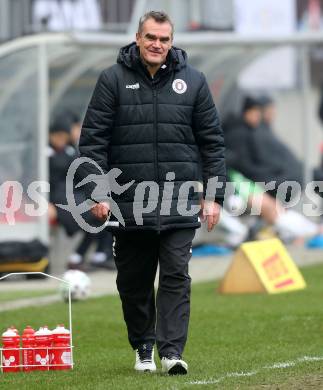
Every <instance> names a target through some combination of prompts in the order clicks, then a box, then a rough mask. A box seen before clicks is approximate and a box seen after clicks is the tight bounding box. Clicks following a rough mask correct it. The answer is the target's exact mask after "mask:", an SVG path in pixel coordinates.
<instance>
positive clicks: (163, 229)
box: [79, 11, 226, 374]
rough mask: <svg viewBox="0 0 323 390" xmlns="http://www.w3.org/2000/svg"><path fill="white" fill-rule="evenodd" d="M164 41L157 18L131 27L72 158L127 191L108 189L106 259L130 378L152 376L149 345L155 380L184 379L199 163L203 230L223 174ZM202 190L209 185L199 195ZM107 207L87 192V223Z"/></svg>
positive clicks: (210, 118)
mask: <svg viewBox="0 0 323 390" xmlns="http://www.w3.org/2000/svg"><path fill="white" fill-rule="evenodd" d="M172 41H173V25H172V22H171V21H170V19H169V17H168V16H167V15H166V14H165V13H163V12H155V11H151V12H149V13H147V14H145V15H144V16H143V17H142V18H141V20H140V22H139V28H138V32H137V34H136V42H134V43H131V44H130V45H128V46H126V47H123V48H122V49H121V50H120V53H119V56H118V60H117V64H115V65H113V66H112V67H111V68H109V69H107V70H104V71H103V72H102V74H101V76H100V78H99V80H98V82H97V85H96V87H95V90H94V94H93V96H92V99H91V101H90V104H89V107H88V110H87V114H86V117H85V119H84V123H83V128H82V132H81V138H80V143H79V148H80V152H81V157H87V158H90V159H92V160H94V161H95V162H96V163H97V164H98V165H99V167H100V169H102V171H103V172H104V173H105V174H106V173H107V172H108V171H109V170H111V169H114V168H115V169H120V170H121V171H122V174H121V175H120V176H119V177H118V182H119V184H120V185H124V184H126V183H129V182H132V181H133V182H134V184H133V185H132V186H130V187H129V188H128V189H127V190H126V191H123V192H122V193H121V194H120V193H117V194H116V193H113V188H112V193H111V196H112V199H113V202H114V204H116V205H117V206H118V208H119V210H120V211H121V214H122V217H123V220H124V226H122V225H123V224H122V223H120V225H119V228H117V229H115V231H114V236H115V247H114V249H115V261H116V265H117V269H118V277H117V286H118V291H119V294H120V297H121V300H122V306H123V312H124V318H125V321H126V325H127V329H128V338H129V341H130V344H131V346H132V347H133V349H135V350H136V363H135V369H136V370H138V371H155V370H156V366H155V363H154V356H153V346H154V344H155V341H156V342H157V349H158V354H159V357H160V358H161V362H162V370H163V371H164V372H166V373H168V374H186V373H187V363H186V362H185V361H183V360H182V356H181V355H182V352H183V349H184V346H185V343H186V338H187V331H188V322H189V312H190V282H191V280H190V276H189V274H188V262H189V259H190V257H191V254H190V252H191V245H192V240H193V237H194V234H195V229H196V228H198V227H199V226H200V223H199V220H198V215H197V214H198V210H197V205H199V204H200V199H199V194H198V191H197V188H196V183H197V182H198V180H199V177H200V172H201V169H200V161H201V162H202V176H203V184H204V191H203V193H204V199H202V202H201V203H202V207H199V209H202V213H201V214H202V220H207V224H208V229H209V230H211V229H212V228H213V226H214V225H215V224H216V223H217V222H218V219H219V214H220V207H221V204H222V202H223V197H224V186H225V176H226V173H225V163H224V142H223V134H222V129H221V126H220V122H219V118H218V114H217V111H216V108H215V106H214V103H213V100H212V97H211V94H210V91H209V89H208V86H207V83H206V80H205V77H204V75H203V74H201V73H200V72H198V71H197V70H195V69H193V68H192V67H191V66H190V65H188V64H187V62H186V53H185V52H184V51H183V50H181V49H178V48H175V47H172ZM92 167H93V165H92ZM88 168H89V169H88V171H87V173H94V172H93V169H90V167H88ZM210 182H212V183H213V184H214V183H215V185H214V186H213V187H212V186H211V187H212V188H211V189H210V186H209V187H208V189H207V188H206V187H207V184H208V183H210ZM214 187H217V188H216V189H217V191H214ZM101 188H104V186H103V187H102V186H101ZM93 194H94V192H93ZM107 199H108V197H107V194H105V193H101V194H98V191H97V192H96V198H95V199H94V200H95V201H97V202H98V203H97V204H96V205H95V206H94V207H93V213H94V214H95V215H96V216H97V217H98V218H100V219H106V218H107V217H108V215H109V214H110V211H111V204H112V202H110V203H109V201H108V202H107V201H105V200H107ZM112 211H113V210H112ZM138 212H140V213H141V215H140V216H139V217H138ZM140 213H139V214H140ZM112 214H113V212H112ZM109 216H110V215H109ZM114 217H115V215H112V216H111V218H110V221H111V220H112V219H113V218H114ZM158 264H159V267H160V274H159V288H158V293H157V298H156V304H157V318H156V306H155V295H154V280H155V275H156V270H157V265H158Z"/></svg>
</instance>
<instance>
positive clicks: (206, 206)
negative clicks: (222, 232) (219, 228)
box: [200, 199, 221, 232]
mask: <svg viewBox="0 0 323 390" xmlns="http://www.w3.org/2000/svg"><path fill="white" fill-rule="evenodd" d="M220 213H221V206H220V205H219V204H218V203H216V202H212V201H210V200H204V199H202V201H201V213H200V218H201V221H202V222H205V221H207V230H208V231H209V232H210V231H211V230H212V229H213V228H214V226H215V225H216V224H217V223H218V222H219V219H220Z"/></svg>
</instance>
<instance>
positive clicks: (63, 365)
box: [51, 325, 72, 370]
mask: <svg viewBox="0 0 323 390" xmlns="http://www.w3.org/2000/svg"><path fill="white" fill-rule="evenodd" d="M52 333H53V348H52V354H51V356H52V364H53V366H52V369H53V370H69V369H71V368H72V353H71V334H70V331H69V330H68V329H65V328H64V325H57V327H56V328H55V329H54V330H53V332H52Z"/></svg>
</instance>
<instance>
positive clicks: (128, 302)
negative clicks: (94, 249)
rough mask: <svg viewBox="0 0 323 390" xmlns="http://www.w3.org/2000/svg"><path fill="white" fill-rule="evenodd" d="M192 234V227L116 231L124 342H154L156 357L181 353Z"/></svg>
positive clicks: (186, 305)
mask: <svg viewBox="0 0 323 390" xmlns="http://www.w3.org/2000/svg"><path fill="white" fill-rule="evenodd" d="M194 234H195V229H177V230H168V231H165V232H161V233H160V234H158V233H157V232H150V231H137V232H122V233H117V234H115V243H114V252H115V261H116V266H117V269H118V276H117V287H118V291H119V294H120V298H121V301H122V308H123V314H124V319H125V322H126V325H127V329H128V338H129V342H130V344H131V346H132V347H133V348H134V349H136V348H137V347H138V346H139V345H140V344H143V343H147V342H152V343H154V342H155V341H156V342H157V348H158V353H159V356H161V357H162V356H167V355H168V354H177V355H182V352H183V350H184V347H185V343H186V339H187V331H188V323H189V316H190V288H191V278H190V276H189V274H188V262H189V260H190V258H191V246H192V240H193V238H194ZM158 264H159V287H158V292H157V297H156V304H155V293H154V280H155V276H156V271H157V265H158ZM156 306H157V310H156ZM156 312H157V316H156Z"/></svg>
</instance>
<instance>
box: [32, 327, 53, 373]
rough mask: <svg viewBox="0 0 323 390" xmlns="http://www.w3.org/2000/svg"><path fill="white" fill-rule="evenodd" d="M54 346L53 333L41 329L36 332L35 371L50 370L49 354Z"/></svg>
mask: <svg viewBox="0 0 323 390" xmlns="http://www.w3.org/2000/svg"><path fill="white" fill-rule="evenodd" d="M51 346H52V332H51V331H50V330H49V329H48V328H47V327H44V328H39V330H37V332H35V370H40V371H47V370H49V369H50V365H49V353H50V348H51Z"/></svg>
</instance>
